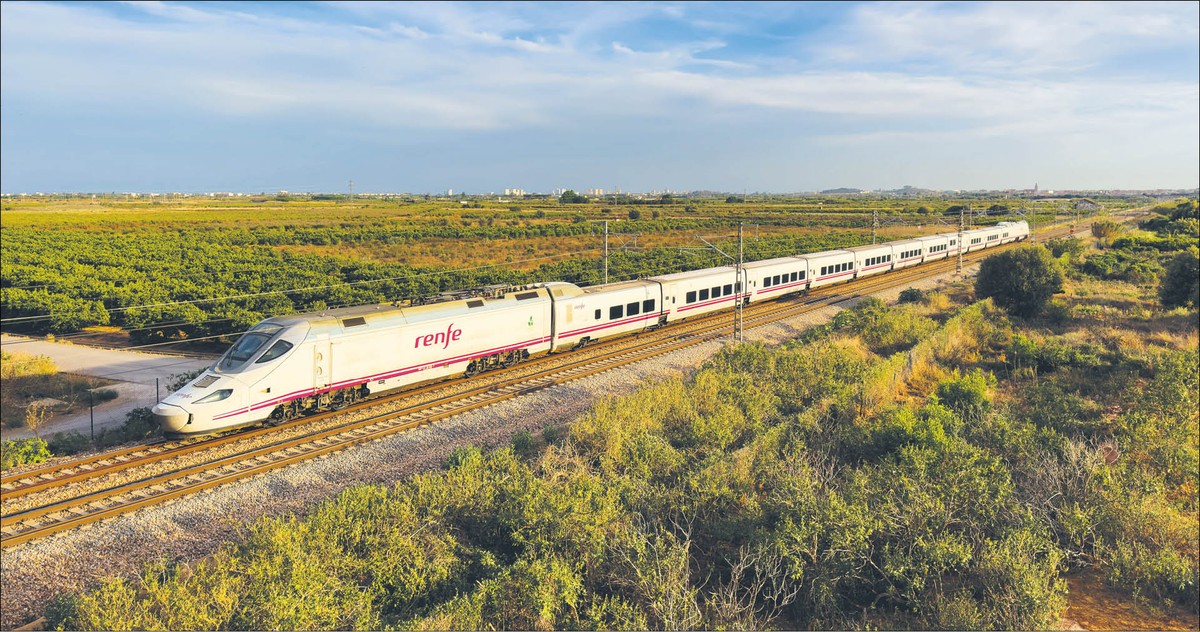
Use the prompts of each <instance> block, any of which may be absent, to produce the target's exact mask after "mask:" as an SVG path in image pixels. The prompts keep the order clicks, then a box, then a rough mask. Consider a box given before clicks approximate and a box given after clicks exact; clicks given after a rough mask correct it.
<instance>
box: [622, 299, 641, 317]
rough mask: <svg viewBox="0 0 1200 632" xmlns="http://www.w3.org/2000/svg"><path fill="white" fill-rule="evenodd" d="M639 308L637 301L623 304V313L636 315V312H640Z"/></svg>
mask: <svg viewBox="0 0 1200 632" xmlns="http://www.w3.org/2000/svg"><path fill="white" fill-rule="evenodd" d="M640 309H641V305H639V304H638V302H637V301H634V302H632V303H630V304H628V305H626V306H625V315H626V316H637V315H638V314H640V313H641V311H640Z"/></svg>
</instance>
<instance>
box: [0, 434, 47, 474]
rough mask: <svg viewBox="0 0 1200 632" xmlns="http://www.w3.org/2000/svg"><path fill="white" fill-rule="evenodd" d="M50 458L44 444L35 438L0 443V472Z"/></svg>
mask: <svg viewBox="0 0 1200 632" xmlns="http://www.w3.org/2000/svg"><path fill="white" fill-rule="evenodd" d="M48 458H50V450H49V449H48V448H47V447H46V442H45V441H43V440H41V439H38V438H36V437H31V438H29V439H16V440H13V441H4V442H3V443H0V470H7V469H8V468H10V467H17V466H18V465H32V464H34V463H41V462H42V461H45V460H46V459H48Z"/></svg>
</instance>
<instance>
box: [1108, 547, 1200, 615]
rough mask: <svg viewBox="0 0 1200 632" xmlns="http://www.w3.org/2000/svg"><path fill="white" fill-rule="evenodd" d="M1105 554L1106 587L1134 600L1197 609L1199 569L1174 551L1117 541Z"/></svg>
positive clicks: (1167, 548) (1199, 584)
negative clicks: (1116, 588) (1123, 591)
mask: <svg viewBox="0 0 1200 632" xmlns="http://www.w3.org/2000/svg"><path fill="white" fill-rule="evenodd" d="M1106 552H1107V553H1108V555H1107V556H1106V557H1108V560H1107V561H1108V564H1106V565H1105V566H1104V570H1105V577H1104V578H1105V580H1106V581H1107V582H1108V583H1109V584H1112V585H1114V586H1119V587H1122V588H1126V589H1128V590H1129V591H1130V592H1132V593H1133V595H1134V596H1135V597H1141V598H1147V599H1155V600H1163V599H1167V600H1171V601H1174V602H1176V603H1180V604H1182V605H1185V606H1189V607H1190V608H1192V609H1193V610H1194V609H1195V608H1196V607H1197V603H1198V601H1200V599H1198V597H1197V589H1198V588H1200V582H1198V581H1197V579H1198V577H1197V576H1198V575H1200V569H1197V567H1196V566H1195V565H1194V564H1193V563H1192V562H1191V561H1190V560H1189V559H1188V558H1187V557H1186V556H1184V555H1180V554H1179V552H1178V551H1176V550H1175V549H1174V548H1172V547H1170V546H1155V547H1153V548H1151V547H1147V546H1145V545H1143V544H1141V543H1139V542H1127V541H1125V540H1119V541H1118V542H1117V543H1116V545H1115V546H1113V547H1112V548H1111V550H1109V551H1106Z"/></svg>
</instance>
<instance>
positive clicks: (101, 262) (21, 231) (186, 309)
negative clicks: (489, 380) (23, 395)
mask: <svg viewBox="0 0 1200 632" xmlns="http://www.w3.org/2000/svg"><path fill="white" fill-rule="evenodd" d="M1098 201H1099V202H1100V203H1101V204H1102V205H1103V208H1104V209H1105V210H1106V211H1111V210H1120V209H1124V208H1129V207H1131V206H1133V205H1136V204H1144V203H1145V200H1144V199H1116V198H1114V199H1101V200H1098ZM1074 202H1075V200H1037V201H1026V200H1009V199H988V198H979V197H974V198H962V199H950V198H933V199H889V198H884V197H878V196H876V197H872V196H841V197H783V196H776V197H762V196H759V197H751V198H750V199H746V200H743V199H742V198H740V197H722V196H715V197H678V196H675V197H672V196H663V197H659V198H654V199H649V200H640V199H634V198H630V197H628V196H622V197H609V198H600V199H593V200H586V201H583V202H580V203H568V202H564V201H562V200H559V199H554V198H539V199H522V200H518V201H497V200H495V199H482V198H469V197H457V198H441V199H439V198H428V197H413V196H407V197H406V196H395V197H387V198H384V197H372V198H364V199H360V198H355V199H346V198H344V197H341V198H339V197H338V196H262V197H241V198H193V197H159V198H145V197H138V198H133V197H124V196H97V197H91V196H74V197H72V196H52V197H41V198H32V197H7V198H5V199H4V202H3V204H4V206H3V214H2V215H0V224H2V228H3V231H2V236H0V247H2V259H3V269H2V272H0V303H2V305H3V309H4V323H3V328H4V330H5V331H10V332H22V333H32V334H47V333H53V334H57V335H60V336H61V335H64V334H65V335H73V334H75V333H77V332H79V331H80V330H82V329H85V328H89V327H97V326H111V327H116V328H118V330H119V331H121V332H126V333H127V334H128V338H129V340H130V342H132V343H135V344H136V343H142V344H144V343H154V342H161V341H172V340H196V339H205V338H208V337H212V336H218V335H223V334H229V333H236V332H239V331H242V330H244V329H245V328H247V327H249V326H251V325H253V324H254V323H256V322H257V321H259V320H261V319H262V318H265V317H268V316H272V315H278V314H286V313H292V312H297V311H310V310H319V309H325V308H328V307H335V306H342V305H351V304H363V303H376V302H389V301H403V300H411V299H413V298H417V297H422V296H427V295H430V294H435V293H437V292H439V291H444V290H452V289H461V288H466V287H474V286H479V285H488V284H493V283H525V282H534V281H550V280H560V281H570V282H574V283H577V284H580V285H593V284H597V283H601V282H602V281H603V278H604V277H603V272H602V271H603V262H602V252H603V243H604V242H603V230H604V229H603V226H604V222H608V226H609V230H610V232H611V233H612V235H611V237H610V240H609V243H610V248H611V254H610V257H609V262H608V263H609V277H608V278H609V280H613V281H615V280H622V279H628V278H635V277H639V276H647V275H651V274H662V273H667V272H674V271H679V270H686V269H695V268H700V267H708V266H713V265H723V264H725V263H728V262H729V259H726V258H725V257H724V256H723V255H720V254H718V253H717V252H715V251H714V250H713V249H711V248H708V247H707V246H706V244H705V241H703V240H702V239H701V238H704V239H705V240H707V242H708V243H712V244H714V245H716V246H718V247H720V248H721V249H722V250H723V251H725V252H727V253H734V252H736V251H737V248H736V242H735V240H734V238H733V236H734V235H735V234H736V232H737V226H738V225H739V224H743V225H744V226H745V228H744V231H745V256H746V258H747V260H754V259H764V258H769V257H775V256H782V255H785V254H795V253H799V252H813V251H818V250H823V249H827V248H836V247H843V246H849V245H856V244H861V243H869V242H870V240H871V224H872V212H875V213H876V214H877V217H878V225H879V229H878V231H877V233H878V234H877V237H878V238H879V239H896V238H900V237H903V236H908V235H913V234H923V233H929V232H935V231H946V230H951V229H953V228H954V227H956V226H957V223H958V212H957V208H958V207H960V206H967V205H969V207H970V208H972V209H976V210H977V211H989V213H990V214H988V215H987V216H985V217H980V218H978V220H976V221H979V222H981V223H994V222H996V221H1000V220H1002V219H1012V218H1014V217H1016V215H1015V213H1016V212H1017V211H1018V210H1019V209H1021V208H1032V209H1038V210H1039V212H1040V215H1039V217H1038V221H1040V222H1045V221H1049V220H1051V219H1053V218H1054V217H1055V216H1059V217H1060V218H1061V217H1069V216H1071V215H1072V214H1074V213H1076V211H1075V210H1073V206H1072V205H1073V204H1074Z"/></svg>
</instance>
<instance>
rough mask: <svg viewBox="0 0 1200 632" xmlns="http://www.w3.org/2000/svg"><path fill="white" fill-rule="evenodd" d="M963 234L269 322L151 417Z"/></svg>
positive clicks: (627, 326) (533, 342) (560, 346)
mask: <svg viewBox="0 0 1200 632" xmlns="http://www.w3.org/2000/svg"><path fill="white" fill-rule="evenodd" d="M1028 236H1029V226H1028V224H1026V223H1025V222H1023V221H1021V222H1003V223H1001V224H998V225H996V226H993V227H987V228H978V229H972V230H969V231H964V232H963V233H962V241H963V244H961V246H963V247H966V248H967V250H979V249H982V248H986V247H990V246H995V245H999V244H1002V243H1009V242H1012V241H1020V240H1023V239H1025V238H1027V237H1028ZM957 242H958V233H956V232H955V233H943V234H940V235H934V236H931V237H920V238H916V239H906V240H902V241H898V242H890V243H886V244H877V245H873V246H858V247H855V248H849V249H846V250H830V251H825V252H818V253H813V254H806V255H805V254H802V255H796V256H791V257H780V258H776V259H769V260H765V261H755V262H750V263H747V264H744V265H743V267H742V274H741V278H739V277H738V272H737V269H736V268H734V267H731V266H725V267H718V268H709V269H705V270H693V271H690V272H681V273H677V274H667V275H662V276H656V277H650V278H647V279H640V280H635V281H623V282H619V283H611V284H606V285H600V286H594V287H589V288H579V287H577V286H575V285H572V284H570V283H558V282H554V283H540V284H534V285H530V286H525V287H519V288H501V287H497V286H493V287H490V288H480V289H479V290H475V291H471V292H472V293H458V295H457V296H443V297H441V298H442V300H439V301H438V302H433V303H429V304H421V305H405V306H397V305H390V304H389V305H367V306H360V307H347V308H341V309H333V310H327V311H324V312H320V313H310V314H295V315H290V316H277V317H273V318H268V319H266V320H264V321H262V322H261V323H259V324H257V325H255V326H254V327H253V328H252V329H251V330H250V331H248V332H246V333H245V334H243V335H242V337H241V338H239V339H238V341H237V342H236V343H235V344H234V345H233V346H232V347H230V349H229V350H228V351H227V352H226V353H225V354H224V355H223V356H222V357H221V358H220V359H219V360H217V361H216V362H215V363H213V365H212V366H211V367H209V368H208V369H207V370H206V371H204V373H202V374H201V375H200V376H198V377H197V378H196V379H194V380H193V381H192V382H191V383H189V384H188V385H187V386H185V387H183V388H182V389H180V390H178V391H176V392H175V393H172V394H170V395H168V396H167V397H166V398H165V399H163V400H162V401H161V402H159V403H158V404H157V405H155V406H154V408H153V410H152V412H153V414H154V416H155V419H156V420H157V421H158V423H159V425H160V426H161V427H162V428H163V430H164V432H166V433H168V434H172V435H190V434H208V433H212V432H216V431H220V430H225V429H228V428H234V427H239V426H245V425H250V424H257V423H262V422H264V421H267V420H282V419H288V418H291V417H295V416H297V415H299V414H302V413H305V412H309V411H315V410H321V409H328V408H336V407H339V406H342V405H345V404H348V403H350V402H353V401H355V400H357V399H359V398H361V397H364V396H366V395H369V394H371V393H379V392H383V391H390V390H393V389H398V388H403V387H406V386H411V385H414V384H419V383H423V382H428V381H432V380H439V379H443V378H447V377H451V376H458V375H467V376H470V375H473V374H474V373H476V372H479V371H483V370H487V369H492V368H498V367H504V366H510V365H512V364H515V363H517V362H520V361H522V360H525V359H527V358H529V357H531V356H535V355H539V354H544V353H550V352H552V351H566V350H570V349H575V348H578V347H581V346H584V345H586V344H588V343H590V342H595V341H597V340H601V339H604V338H610V337H614V336H624V335H631V334H636V333H638V332H642V331H646V330H647V329H652V328H655V327H660V326H663V325H667V324H669V323H672V322H675V321H679V320H683V319H686V318H690V317H693V316H699V315H703V314H708V313H712V312H716V311H720V310H724V309H729V308H731V307H733V306H734V305H735V304H736V303H737V301H739V300H740V301H745V302H757V301H764V300H772V299H775V298H779V297H780V296H785V295H789V294H794V293H797V292H804V291H807V290H809V289H812V288H816V287H821V286H824V285H831V284H834V283H842V282H848V281H853V280H854V279H856V278H858V277H863V276H870V275H872V274H879V273H882V272H888V271H891V270H894V269H898V268H902V267H906V266H909V265H917V264H919V263H921V262H923V261H934V260H940V259H944V258H946V257H947V256H949V255H951V254H954V255H957V254H958V253H957V248H958V247H960V244H958V243H957Z"/></svg>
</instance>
